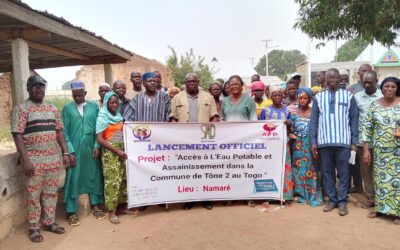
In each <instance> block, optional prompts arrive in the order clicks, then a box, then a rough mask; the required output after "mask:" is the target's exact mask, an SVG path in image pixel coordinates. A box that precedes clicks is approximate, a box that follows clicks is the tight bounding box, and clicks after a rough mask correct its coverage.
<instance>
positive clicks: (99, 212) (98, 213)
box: [93, 209, 106, 220]
mask: <svg viewBox="0 0 400 250" xmlns="http://www.w3.org/2000/svg"><path fill="white" fill-rule="evenodd" d="M93 215H94V217H96V219H98V220H101V219H104V218H105V217H106V216H105V214H104V212H103V211H102V210H100V209H99V210H93Z"/></svg>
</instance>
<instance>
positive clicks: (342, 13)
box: [294, 0, 400, 46]
mask: <svg viewBox="0 0 400 250" xmlns="http://www.w3.org/2000/svg"><path fill="white" fill-rule="evenodd" d="M295 2H297V3H298V4H299V10H298V15H299V19H298V21H297V22H296V23H295V25H294V28H298V29H300V30H301V31H303V32H304V33H306V34H308V36H310V37H311V38H316V39H320V40H339V39H343V40H349V39H352V38H361V39H363V40H365V41H367V42H369V43H372V42H373V41H374V40H376V41H378V42H380V43H382V44H383V45H385V46H390V45H394V44H397V43H396V38H397V35H398V32H399V30H400V18H398V13H399V10H400V1H399V0H380V1H379V0H363V1H360V0H329V1H320V0H295Z"/></svg>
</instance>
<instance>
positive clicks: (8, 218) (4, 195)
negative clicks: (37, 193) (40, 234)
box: [0, 153, 27, 240]
mask: <svg viewBox="0 0 400 250" xmlns="http://www.w3.org/2000/svg"><path fill="white" fill-rule="evenodd" d="M24 181H25V178H24V173H23V170H22V166H21V165H20V164H19V157H18V154H17V153H12V154H6V155H3V156H0V195H1V196H0V240H2V239H4V238H5V237H7V235H9V234H10V233H11V232H12V231H13V229H14V228H15V227H16V226H17V225H19V224H22V223H24V222H25V220H26V218H27V211H26V207H25V190H24V184H23V183H24Z"/></svg>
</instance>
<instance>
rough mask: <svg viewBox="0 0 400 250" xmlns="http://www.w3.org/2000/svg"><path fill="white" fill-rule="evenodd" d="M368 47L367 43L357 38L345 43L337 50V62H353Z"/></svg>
mask: <svg viewBox="0 0 400 250" xmlns="http://www.w3.org/2000/svg"><path fill="white" fill-rule="evenodd" d="M367 46H368V42H367V41H365V40H362V39H359V38H355V39H352V40H349V41H347V42H345V43H344V44H343V45H342V46H340V48H339V49H338V53H337V58H336V60H337V61H338V62H346V61H353V60H354V59H356V58H357V56H358V55H359V54H360V53H361V52H362V51H363V50H364V49H365V48H366V47H367Z"/></svg>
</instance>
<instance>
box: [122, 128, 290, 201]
mask: <svg viewBox="0 0 400 250" xmlns="http://www.w3.org/2000/svg"><path fill="white" fill-rule="evenodd" d="M124 138H125V151H126V153H127V155H128V160H127V167H126V170H127V179H128V206H129V207H136V206H143V205H151V204H159V203H175V202H186V201H202V200H247V199H252V200H253V199H277V200H282V194H283V192H282V190H283V175H284V162H285V152H286V126H285V125H284V124H283V122H281V121H268V122H267V121H264V122H261V121H260V122H243V123H241V122H239V123H130V122H127V123H126V124H125V126H124Z"/></svg>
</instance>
